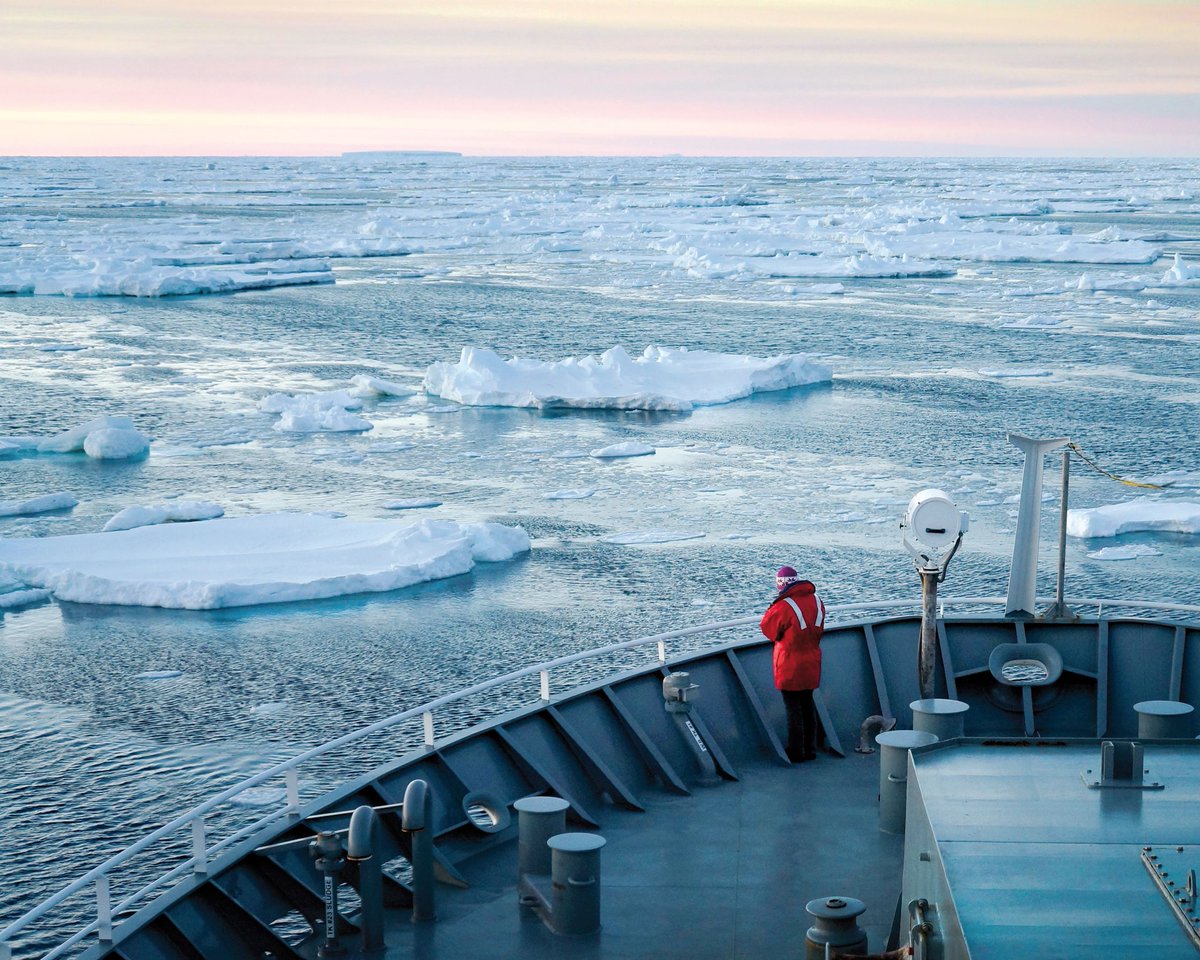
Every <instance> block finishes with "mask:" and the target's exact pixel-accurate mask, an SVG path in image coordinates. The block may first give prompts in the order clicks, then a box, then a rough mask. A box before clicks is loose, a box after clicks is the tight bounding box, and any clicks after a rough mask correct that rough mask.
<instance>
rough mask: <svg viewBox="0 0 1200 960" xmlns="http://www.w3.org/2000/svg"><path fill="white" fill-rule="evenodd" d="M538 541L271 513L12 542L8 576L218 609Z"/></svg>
mask: <svg viewBox="0 0 1200 960" xmlns="http://www.w3.org/2000/svg"><path fill="white" fill-rule="evenodd" d="M529 548H530V544H529V536H528V535H527V534H526V533H525V531H524V530H522V529H521V528H520V527H509V526H504V525H502V524H498V523H456V522H454V521H451V520H424V521H422V522H420V523H414V524H407V523H402V522H397V521H387V520H369V521H352V520H338V519H333V518H331V517H327V516H320V515H315V514H303V513H267V514H259V515H257V516H250V517H227V518H223V519H219V520H200V521H196V522H193V523H170V524H162V525H153V526H143V527H137V528H135V529H132V530H124V531H119V532H113V533H90V534H74V535H71V536H61V537H34V538H21V539H7V540H0V578H3V577H8V578H11V579H13V580H16V581H19V582H20V583H21V584H23V585H24V586H25V587H26V588H33V589H41V590H49V591H51V592H52V593H53V595H54V596H55V597H56V598H57V599H59V600H68V601H74V602H76V603H101V604H117V605H124V606H143V607H168V608H172V609H186V610H213V609H217V608H222V607H244V606H251V605H254V604H265V603H285V602H288V601H294V600H315V599H320V598H324V597H337V596H343V595H345V594H354V593H377V592H382V591H387V590H399V589H401V588H402V587H408V586H411V585H413V584H416V583H423V582H425V581H427V580H437V579H440V578H442V577H453V576H457V575H458V574H462V573H467V572H468V571H469V570H471V569H472V568H473V567H474V566H475V564H476V563H477V562H481V561H486V562H498V561H502V560H511V559H512V558H513V557H515V556H517V555H518V554H521V553H525V552H527V551H528V550H529Z"/></svg>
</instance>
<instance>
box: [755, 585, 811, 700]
mask: <svg viewBox="0 0 1200 960" xmlns="http://www.w3.org/2000/svg"><path fill="white" fill-rule="evenodd" d="M759 626H760V627H761V629H762V632H763V636H765V637H766V638H767V639H768V640H772V641H774V643H775V650H774V656H773V665H774V668H775V686H776V688H777V689H779V690H815V689H817V687H819V686H820V685H821V635H822V634H823V633H824V632H825V604H824V603H822V602H821V598H820V597H818V596H817V592H816V588H815V587H814V586H813V585H812V584H811V583H809V582H808V581H807V580H801V581H800V582H799V583H796V584H793V585H792V586H791V587H789V588H788V589H787V590H786V591H785V592H784V593H783V594H782V595H780V597H779V598H778V599H777V600H776V601H775V602H774V603H772V604H771V606H769V607H768V608H767V612H766V613H765V614H763V618H762V623H761V624H760V625H759Z"/></svg>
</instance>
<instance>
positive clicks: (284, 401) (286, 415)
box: [258, 390, 375, 433]
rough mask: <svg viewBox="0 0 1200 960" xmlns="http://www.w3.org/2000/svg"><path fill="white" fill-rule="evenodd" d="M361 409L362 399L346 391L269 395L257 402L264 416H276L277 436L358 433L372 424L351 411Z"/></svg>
mask: <svg viewBox="0 0 1200 960" xmlns="http://www.w3.org/2000/svg"><path fill="white" fill-rule="evenodd" d="M361 408H362V399H361V398H359V397H357V396H355V395H354V394H353V393H351V392H350V391H349V390H326V391H324V392H321V393H297V394H290V393H273V394H271V395H270V396H268V397H264V398H263V399H262V400H260V401H259V402H258V409H259V410H261V411H263V412H264V413H277V414H279V419H278V420H277V421H276V422H275V429H276V430H278V431H280V432H281V433H324V432H330V433H362V432H364V431H367V430H372V429H374V427H375V424H373V423H371V421H370V420H367V419H365V418H364V417H360V416H358V414H356V413H352V412H351V411H354V410H359V409H361Z"/></svg>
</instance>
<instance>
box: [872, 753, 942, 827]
mask: <svg viewBox="0 0 1200 960" xmlns="http://www.w3.org/2000/svg"><path fill="white" fill-rule="evenodd" d="M875 742H876V743H877V744H879V829H880V830H882V831H883V832H884V833H903V832H904V815H905V811H906V807H907V805H908V751H910V750H912V749H913V748H914V747H924V746H928V745H929V744H931V743H936V742H937V736H936V735H935V734H932V733H926V732H925V731H923V730H892V731H889V732H888V733H881V734H880V735H879V736H877V737H876V738H875Z"/></svg>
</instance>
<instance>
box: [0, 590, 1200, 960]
mask: <svg viewBox="0 0 1200 960" xmlns="http://www.w3.org/2000/svg"><path fill="white" fill-rule="evenodd" d="M1052 600H1053V598H1046V597H1039V598H1038V601H1039V602H1041V603H1049V602H1052ZM1005 602H1006V598H1004V597H955V598H950V597H947V598H945V600H944V601H943V604H944V605H945V606H951V605H954V606H995V605H1002V604H1004V603H1005ZM1067 602H1068V603H1069V604H1071V605H1074V606H1095V607H1097V609H1098V610H1102V609H1103V608H1104V607H1126V608H1134V609H1146V610H1164V611H1176V612H1181V613H1196V614H1200V605H1193V604H1180V603H1163V602H1158V601H1149V600H1104V599H1090V598H1080V599H1075V598H1072V599H1069V600H1068V601H1067ZM919 605H920V599H919V598H913V599H904V600H869V601H863V602H858V603H844V604H836V605H830V606H828V607H827V617H828V616H840V615H844V614H855V613H866V612H868V611H876V610H891V609H898V608H904V607H917V606H919ZM758 619H759V618H758V616H757V615H756V616H748V617H738V618H736V619H732V620H722V621H717V622H715V623H706V624H700V625H698V626H694V627H684V628H682V629H679V630H670V631H667V632H665V633H657V634H652V635H651V636H647V637H639V638H638V639H635V640H625V641H622V642H620V643H610V644H607V645H606V646H602V647H596V648H593V649H591V650H584V651H581V652H579V653H573V654H568V655H566V656H562V657H556V658H555V659H553V660H547V661H545V662H544V663H539V664H535V665H533V666H528V667H522V668H521V669H519V670H513V671H511V672H509V673H506V674H503V675H502V676H499V677H493V678H492V679H490V680H484V681H482V682H480V683H476V684H473V685H471V686H469V687H465V688H463V689H460V690H455V691H453V692H451V693H447V694H444V695H443V696H440V697H436V698H434V699H433V700H430V701H428V702H426V703H423V704H421V705H420V706H416V707H412V708H410V709H408V710H403V711H401V712H400V713H397V714H393V715H392V716H389V717H384V718H383V719H382V720H377V721H375V722H374V723H372V724H369V725H367V726H365V727H361V728H359V729H357V730H352V731H350V732H349V733H346V734H343V735H342V736H340V737H337V738H335V739H333V740H329V741H327V742H326V743H322V744H319V745H318V746H315V747H312V748H310V749H308V750H305V751H304V752H303V753H300V754H297V755H296V756H294V757H292V758H291V759H289V760H284V761H282V762H281V763H277V764H275V765H274V766H272V767H269V768H268V769H266V770H262V771H260V772H259V773H256V774H253V775H251V776H249V777H247V778H245V779H244V780H241V781H239V782H238V783H236V784H234V785H233V786H231V787H228V788H226V789H225V790H222V791H221V792H220V793H218V794H216V795H215V796H213V797H210V798H209V799H207V800H205V801H204V802H203V803H200V804H198V805H197V806H195V807H193V808H192V809H191V810H189V811H187V812H186V813H183V814H181V815H180V816H178V817H176V818H175V819H174V820H172V821H170V822H169V823H166V824H164V825H163V826H161V827H159V828H158V829H157V830H154V831H152V832H151V833H148V834H146V835H145V836H144V837H142V838H141V839H140V840H138V841H136V842H135V843H133V844H131V845H130V846H128V847H126V848H125V849H124V850H122V851H121V852H119V853H117V854H114V855H113V856H111V857H109V858H108V859H107V860H105V861H104V862H103V863H101V864H100V865H99V866H97V867H94V868H92V869H91V870H89V871H88V872H87V873H85V874H84V875H83V876H82V877H79V878H78V879H76V880H74V881H73V882H72V883H69V884H68V885H67V886H65V887H63V888H62V889H61V890H59V891H58V892H57V893H55V894H53V895H51V896H50V897H48V898H46V899H45V900H43V901H42V902H41V903H40V904H38V905H37V906H36V907H34V908H33V909H31V910H29V911H28V912H27V913H25V914H23V915H22V916H20V917H18V918H17V919H16V920H14V921H13V922H12V923H10V924H9V925H8V926H7V927H5V928H4V929H3V930H0V958H2V957H4V956H5V954H6V951H7V948H8V945H9V943H10V942H11V941H12V939H13V937H14V936H15V935H16V934H17V933H19V932H20V931H21V930H23V929H25V927H27V926H29V925H30V924H31V923H33V922H35V921H36V920H39V919H40V918H41V917H43V916H45V915H46V914H47V913H48V912H49V911H51V910H53V909H54V908H55V907H56V906H58V905H59V904H61V903H62V902H63V901H65V900H67V899H69V898H70V897H72V896H74V895H75V894H76V893H79V892H80V891H81V890H85V889H88V888H89V887H93V886H94V884H95V883H96V882H97V881H98V880H99V879H100V878H101V877H104V876H106V875H107V874H108V873H109V872H110V871H112V870H113V869H114V868H115V867H118V866H121V865H122V864H124V863H126V862H128V861H129V860H132V859H133V858H134V857H136V856H137V855H138V854H139V853H141V852H143V851H144V850H146V849H148V848H149V847H150V846H152V845H153V844H154V843H156V842H157V841H159V840H162V839H163V838H165V837H169V836H172V835H174V834H175V833H177V832H179V831H180V830H181V829H182V828H184V827H187V826H188V825H189V824H192V823H194V822H195V821H196V820H198V819H200V818H202V817H204V815H205V814H207V813H209V812H210V811H212V810H213V809H215V808H216V807H218V806H220V805H221V804H222V803H225V802H226V801H228V800H231V799H232V798H233V797H236V796H237V795H238V794H240V793H242V792H244V791H246V790H249V789H250V788H252V787H256V786H258V785H259V784H262V783H264V782H266V781H267V780H271V779H274V778H275V777H278V776H280V775H282V774H286V773H288V772H289V771H293V770H295V769H296V768H298V767H299V766H300V765H302V764H304V763H305V762H307V761H309V760H312V759H314V758H316V757H319V756H323V755H325V754H327V753H330V752H332V751H334V750H337V749H338V748H340V747H344V746H346V745H347V744H350V743H354V742H356V741H358V740H362V739H364V738H366V737H369V736H371V735H372V734H374V733H378V732H379V731H381V730H386V729H388V728H390V727H394V726H397V725H398V724H401V723H404V722H405V721H407V720H412V719H414V718H416V717H419V716H422V715H423V714H428V715H429V716H431V717H432V715H433V711H434V710H436V709H437V708H439V707H443V706H446V705H447V704H451V703H455V702H457V701H459V700H464V699H466V698H468V697H471V696H474V695H476V694H479V693H484V692H486V691H488V690H493V689H495V688H497V687H500V686H505V685H507V684H510V683H512V682H514V681H516V680H520V679H523V678H524V677H528V676H531V675H533V674H543V673H544V674H547V675H548V674H549V671H550V670H552V669H554V668H556V667H564V666H568V665H570V664H574V663H579V662H581V661H583V660H591V659H595V658H597V657H602V656H606V655H608V654H612V653H619V652H621V651H624V650H632V649H635V648H637V647H640V646H646V645H648V644H656V645H658V647H659V651H660V656H661V651H663V650H664V649H665V648H664V647H663V644H665V642H666V641H667V640H677V639H681V638H683V637H690V636H697V635H700V634H705V633H717V632H720V631H723V630H731V629H735V628H738V627H747V626H751V625H754V624H757V623H758ZM854 622H855V621H854V620H853V619H851V620H850V621H848V622H847V623H845V624H841V625H842V626H852V625H853V624H854ZM289 812H294V811H292V810H291V808H290V805H289V806H285V807H284V808H282V809H280V810H278V811H276V812H274V813H271V814H267V815H265V816H263V817H261V818H260V819H259V820H257V821H255V823H253V824H251V825H249V826H247V827H242V828H241V829H239V830H238V831H236V832H235V833H234V834H233V835H232V836H230V837H227V838H225V839H224V840H221V841H218V842H217V843H215V844H214V845H212V846H210V847H208V855H209V856H210V857H211V855H212V854H213V853H214V852H216V851H217V850H220V849H224V848H226V847H228V846H230V845H232V844H233V843H235V842H236V841H237V840H238V839H242V838H244V837H245V836H248V835H249V834H250V833H251V832H253V831H254V830H257V829H259V828H261V827H263V826H266V825H267V824H269V823H271V822H273V821H274V820H277V819H280V818H282V817H283V816H285V815H286V814H287V813H289ZM194 863H195V858H189V859H188V860H186V861H185V862H184V863H182V864H179V865H178V866H176V867H174V868H173V869H172V870H170V871H168V872H167V873H166V874H164V875H163V876H161V877H159V878H158V879H157V880H154V881H152V882H151V883H149V884H147V885H146V886H145V887H143V888H142V889H141V890H139V891H137V892H136V893H134V894H133V895H131V896H129V897H127V898H125V899H124V900H123V901H122V902H121V903H119V904H118V905H117V908H116V910H114V912H120V911H121V910H125V909H128V908H129V907H131V906H132V905H133V904H134V903H136V902H138V901H140V900H142V899H144V898H145V897H146V896H148V895H149V894H150V893H153V892H154V891H155V890H157V889H158V888H160V887H161V886H163V885H164V884H165V883H167V882H169V881H170V880H172V879H174V878H176V877H178V876H180V875H181V874H183V873H185V872H187V871H188V870H189V869H191V868H192V867H193V866H194ZM97 927H98V922H97V921H93V922H92V923H91V924H90V925H89V926H88V927H86V928H85V929H83V930H81V931H79V932H77V933H76V934H74V935H73V936H72V937H71V938H69V939H68V940H67V941H65V942H64V943H62V944H60V945H59V946H58V947H56V948H54V949H53V950H52V951H51V952H50V953H48V954H46V955H45V956H44V960H51V958H53V957H57V956H59V955H60V954H61V953H62V952H64V951H65V950H68V949H70V947H72V946H74V945H75V944H77V943H78V942H79V941H80V940H82V939H83V938H84V937H86V936H88V935H89V934H90V933H92V932H94V931H95V930H96V929H97Z"/></svg>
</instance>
